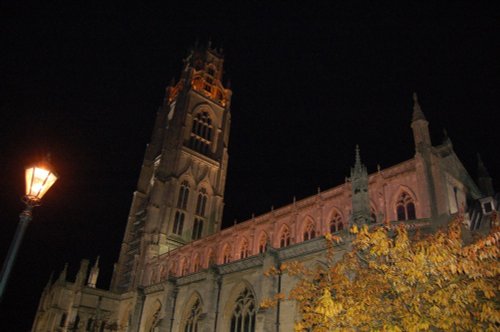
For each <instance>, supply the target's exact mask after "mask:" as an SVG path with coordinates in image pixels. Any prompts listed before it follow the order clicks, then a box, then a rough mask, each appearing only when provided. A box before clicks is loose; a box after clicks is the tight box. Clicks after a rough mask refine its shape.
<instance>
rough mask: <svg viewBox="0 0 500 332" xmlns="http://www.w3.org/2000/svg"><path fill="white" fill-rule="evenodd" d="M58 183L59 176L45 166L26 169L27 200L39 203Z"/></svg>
mask: <svg viewBox="0 0 500 332" xmlns="http://www.w3.org/2000/svg"><path fill="white" fill-rule="evenodd" d="M56 181H57V175H56V174H55V173H54V172H52V171H50V170H48V169H47V167H45V166H37V165H36V166H32V167H28V168H26V198H27V199H29V200H32V201H39V200H40V199H41V198H42V197H43V195H45V193H46V192H47V191H48V190H49V189H50V187H52V185H53V184H54V183H55V182H56Z"/></svg>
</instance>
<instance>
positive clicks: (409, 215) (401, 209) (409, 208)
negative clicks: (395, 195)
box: [396, 192, 416, 220]
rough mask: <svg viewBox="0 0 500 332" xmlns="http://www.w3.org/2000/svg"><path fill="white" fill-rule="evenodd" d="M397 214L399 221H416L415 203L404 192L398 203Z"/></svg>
mask: <svg viewBox="0 0 500 332" xmlns="http://www.w3.org/2000/svg"><path fill="white" fill-rule="evenodd" d="M396 212H397V215H398V220H414V219H416V213H415V202H414V201H413V198H411V196H410V195H408V193H406V192H403V193H401V195H400V196H399V199H398V201H397V202H396Z"/></svg>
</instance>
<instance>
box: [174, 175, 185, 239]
mask: <svg viewBox="0 0 500 332" xmlns="http://www.w3.org/2000/svg"><path fill="white" fill-rule="evenodd" d="M188 200H189V183H188V182H187V181H183V182H182V183H181V187H180V189H179V197H178V198H177V208H178V209H179V210H177V211H176V212H175V216H174V225H173V228H172V232H173V233H174V234H177V235H182V229H183V228H184V218H185V213H186V212H185V210H186V208H187V204H188Z"/></svg>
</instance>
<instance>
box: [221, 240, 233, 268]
mask: <svg viewBox="0 0 500 332" xmlns="http://www.w3.org/2000/svg"><path fill="white" fill-rule="evenodd" d="M230 261H231V246H230V245H229V244H227V245H226V246H225V247H224V251H222V263H223V264H226V263H229V262H230Z"/></svg>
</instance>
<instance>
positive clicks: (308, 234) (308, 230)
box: [304, 221, 316, 241]
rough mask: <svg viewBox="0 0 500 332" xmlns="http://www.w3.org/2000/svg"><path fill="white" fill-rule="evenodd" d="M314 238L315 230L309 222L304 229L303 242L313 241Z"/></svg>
mask: <svg viewBox="0 0 500 332" xmlns="http://www.w3.org/2000/svg"><path fill="white" fill-rule="evenodd" d="M315 237H316V230H315V229H314V223H313V222H312V221H309V222H308V223H307V225H306V227H305V228H304V241H307V240H311V239H314V238H315Z"/></svg>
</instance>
